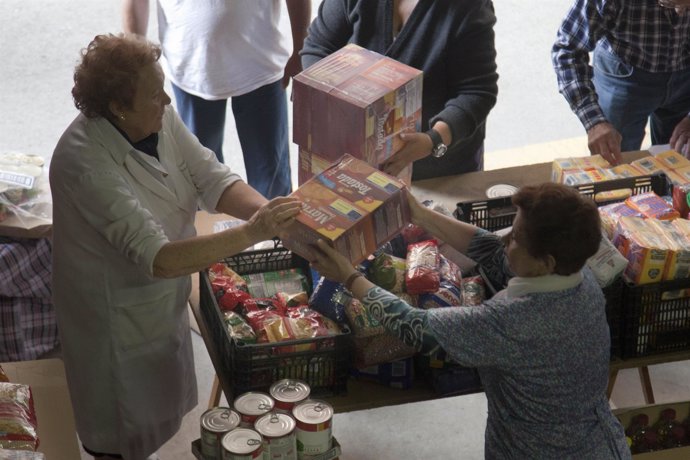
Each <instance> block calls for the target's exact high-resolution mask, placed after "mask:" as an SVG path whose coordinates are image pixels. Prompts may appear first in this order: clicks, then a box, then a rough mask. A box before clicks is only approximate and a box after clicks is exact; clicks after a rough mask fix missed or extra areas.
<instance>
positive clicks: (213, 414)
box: [201, 407, 240, 433]
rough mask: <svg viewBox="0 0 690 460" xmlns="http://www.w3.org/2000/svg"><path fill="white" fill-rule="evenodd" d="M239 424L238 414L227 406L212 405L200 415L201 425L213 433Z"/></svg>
mask: <svg viewBox="0 0 690 460" xmlns="http://www.w3.org/2000/svg"><path fill="white" fill-rule="evenodd" d="M239 424H240V416H239V414H238V413H237V412H235V411H234V410H232V409H230V408H229V407H214V408H211V409H209V410H207V411H206V412H204V413H203V414H202V415H201V426H202V427H204V429H206V430H208V431H211V432H214V433H223V432H226V431H230V430H232V429H233V428H237V427H238V426H239Z"/></svg>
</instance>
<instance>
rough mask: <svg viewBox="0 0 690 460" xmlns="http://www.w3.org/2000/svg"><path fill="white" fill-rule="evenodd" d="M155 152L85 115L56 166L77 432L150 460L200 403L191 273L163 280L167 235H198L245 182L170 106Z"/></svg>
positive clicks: (56, 243)
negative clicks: (209, 213)
mask: <svg viewBox="0 0 690 460" xmlns="http://www.w3.org/2000/svg"><path fill="white" fill-rule="evenodd" d="M158 153H159V157H160V162H159V161H157V160H156V159H155V158H153V157H150V156H147V155H145V154H144V153H142V152H139V151H137V150H135V149H134V148H133V147H132V146H131V145H130V144H129V143H128V142H127V140H126V139H125V138H124V137H123V136H122V135H121V134H120V133H119V132H118V131H117V130H116V129H115V128H114V127H113V126H112V125H111V124H110V122H108V121H107V120H105V119H102V118H99V119H87V118H86V117H84V116H83V115H79V116H78V117H77V118H76V119H75V120H74V122H73V123H72V124H71V125H70V126H69V128H67V130H66V131H65V133H64V134H63V136H62V137H61V139H60V141H59V143H58V145H57V147H56V149H55V152H54V154H53V157H52V159H51V166H50V185H51V191H52V194H53V302H54V304H55V307H56V312H57V318H58V327H59V330H60V338H61V343H62V349H63V354H64V361H65V368H66V371H67V380H68V384H69V389H70V395H71V397H72V404H73V407H74V412H75V418H76V422H77V431H78V433H79V436H80V438H81V441H82V442H83V443H84V444H85V445H86V446H87V447H88V448H89V449H91V450H96V451H100V452H107V453H121V454H122V455H123V456H124V458H125V459H127V460H139V459H142V458H145V457H146V456H148V455H149V454H151V453H153V452H154V451H155V450H156V449H158V448H159V447H160V446H161V445H162V444H163V443H165V442H166V441H167V440H168V439H170V438H171V437H172V436H173V435H174V434H175V433H176V432H177V430H178V429H179V426H180V422H181V419H182V417H183V416H184V414H186V413H187V412H189V411H190V410H191V409H192V408H193V407H195V406H196V404H197V389H196V378H195V376H194V362H193V355H192V345H191V336H190V331H189V320H188V315H187V312H186V302H187V298H188V297H189V293H190V277H189V276H185V277H181V278H176V279H156V278H154V277H153V276H152V266H153V260H154V257H155V256H156V253H157V252H158V250H159V249H160V248H161V247H162V246H163V245H164V244H165V243H166V242H168V241H175V240H179V239H182V238H187V237H190V236H193V235H195V229H194V216H195V214H196V210H197V206H198V205H199V204H200V205H201V206H202V207H203V208H205V209H208V210H213V209H214V208H215V207H216V205H217V203H218V200H219V198H220V196H221V194H222V192H223V191H224V190H225V188H226V187H227V186H229V185H230V184H232V183H233V182H234V181H236V180H239V179H240V178H239V176H237V175H235V174H233V173H232V172H231V171H230V169H229V168H228V167H227V166H226V165H223V164H221V163H218V162H217V161H216V158H215V155H214V154H213V152H211V151H210V150H208V149H206V148H204V147H202V146H201V144H199V142H198V140H197V139H196V137H194V136H193V135H192V134H191V133H190V132H189V131H188V130H187V129H186V128H185V126H184V125H183V123H182V121H181V120H180V118H179V117H178V116H177V114H176V113H175V112H174V110H173V109H172V108H170V107H168V108H167V109H166V112H165V115H164V117H163V129H162V130H161V132H160V133H159V143H158Z"/></svg>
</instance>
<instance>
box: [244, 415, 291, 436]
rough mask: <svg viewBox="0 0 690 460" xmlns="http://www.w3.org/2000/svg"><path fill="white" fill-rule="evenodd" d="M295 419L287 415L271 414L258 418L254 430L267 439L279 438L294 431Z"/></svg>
mask: <svg viewBox="0 0 690 460" xmlns="http://www.w3.org/2000/svg"><path fill="white" fill-rule="evenodd" d="M296 424H297V423H296V422H295V419H294V418H292V417H290V416H289V415H288V414H281V413H279V412H271V413H270V414H266V415H264V416H262V417H260V418H259V419H258V420H257V421H256V422H255V423H254V428H255V429H256V431H258V432H259V433H260V434H261V435H262V436H266V437H267V438H279V437H281V436H285V435H288V434H290V433H292V431H293V430H294V429H295V425H296Z"/></svg>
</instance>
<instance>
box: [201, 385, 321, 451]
mask: <svg viewBox="0 0 690 460" xmlns="http://www.w3.org/2000/svg"><path fill="white" fill-rule="evenodd" d="M310 392H311V390H310V388H309V385H308V384H307V383H305V382H303V381H301V380H295V379H284V380H280V381H278V382H275V383H274V384H273V385H271V388H270V389H269V393H270V394H267V393H262V392H257V391H251V392H247V393H243V394H241V395H239V396H238V397H237V398H235V400H234V402H233V408H232V409H231V408H229V407H214V408H212V409H209V410H207V411H206V412H204V414H203V415H202V416H201V453H202V455H203V458H204V460H256V459H263V460H298V459H300V460H301V459H303V458H304V459H308V458H309V456H311V455H317V454H322V453H325V452H328V451H329V450H330V449H331V445H332V420H333V408H332V407H331V406H330V405H329V404H328V403H327V402H325V401H319V400H313V399H308V398H309V395H310Z"/></svg>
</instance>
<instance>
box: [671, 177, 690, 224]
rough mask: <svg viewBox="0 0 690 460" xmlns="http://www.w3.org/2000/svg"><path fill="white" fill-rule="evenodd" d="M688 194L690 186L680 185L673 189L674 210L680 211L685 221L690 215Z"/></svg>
mask: <svg viewBox="0 0 690 460" xmlns="http://www.w3.org/2000/svg"><path fill="white" fill-rule="evenodd" d="M688 192H690V184H680V185H676V186H674V187H673V209H675V210H676V211H678V213H679V214H680V217H682V218H683V219H686V218H687V217H688V213H690V206H688Z"/></svg>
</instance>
